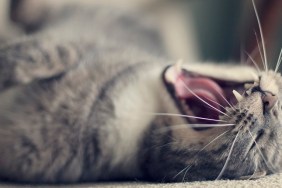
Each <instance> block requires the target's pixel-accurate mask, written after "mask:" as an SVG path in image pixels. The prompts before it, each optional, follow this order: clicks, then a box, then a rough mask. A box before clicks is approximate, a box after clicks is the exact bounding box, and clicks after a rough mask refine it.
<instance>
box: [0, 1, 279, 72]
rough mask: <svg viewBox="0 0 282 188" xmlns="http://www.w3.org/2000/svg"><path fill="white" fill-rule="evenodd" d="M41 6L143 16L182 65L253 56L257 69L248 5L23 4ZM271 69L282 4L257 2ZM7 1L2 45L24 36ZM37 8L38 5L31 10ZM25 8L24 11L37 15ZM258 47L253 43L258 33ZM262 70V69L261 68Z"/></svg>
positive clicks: (0, 16)
mask: <svg viewBox="0 0 282 188" xmlns="http://www.w3.org/2000/svg"><path fill="white" fill-rule="evenodd" d="M26 1H30V2H32V3H35V4H36V3H38V2H43V1H44V2H45V3H46V4H49V5H50V6H53V8H54V9H56V8H57V7H60V6H62V5H63V4H64V3H66V2H68V3H69V2H70V1H73V2H75V3H80V4H82V3H86V4H92V5H93V6H95V5H96V4H107V5H111V6H116V7H117V8H118V7H119V6H122V7H127V8H130V9H133V10H135V9H136V10H138V11H143V12H145V13H146V14H149V15H152V17H154V18H155V19H158V23H159V24H160V27H161V30H162V37H163V39H164V41H165V44H166V48H167V51H168V52H169V54H170V55H171V56H172V57H173V58H176V59H183V60H186V61H215V62H234V61H236V62H239V61H241V60H242V61H243V60H246V59H247V55H246V53H245V52H248V53H250V54H252V56H253V58H254V59H255V60H256V61H257V62H258V64H260V66H261V57H260V55H259V53H258V52H259V50H258V42H259V43H260V41H261V39H260V34H259V30H258V22H257V20H256V17H255V12H254V8H253V5H252V1H251V0H103V1H101V0H26ZM255 3H256V6H257V9H258V14H259V17H260V20H261V23H262V29H263V33H264V38H265V42H266V51H267V55H268V61H269V64H272V66H274V65H275V64H276V62H277V59H278V55H279V52H280V49H281V47H282V0H255ZM9 6H10V1H9V0H1V1H0V42H1V43H4V42H5V41H7V40H9V39H11V38H13V37H15V36H18V35H22V34H23V32H22V31H21V30H20V29H19V28H18V27H16V26H15V24H13V23H11V22H10V19H9V9H10V8H9ZM35 7H36V6H35ZM37 8H38V10H36V9H34V8H32V9H31V8H30V9H29V7H27V11H28V12H36V11H39V10H40V7H37ZM255 33H257V36H258V42H257V41H256V36H255V35H256V34H255ZM261 67H262V66H261Z"/></svg>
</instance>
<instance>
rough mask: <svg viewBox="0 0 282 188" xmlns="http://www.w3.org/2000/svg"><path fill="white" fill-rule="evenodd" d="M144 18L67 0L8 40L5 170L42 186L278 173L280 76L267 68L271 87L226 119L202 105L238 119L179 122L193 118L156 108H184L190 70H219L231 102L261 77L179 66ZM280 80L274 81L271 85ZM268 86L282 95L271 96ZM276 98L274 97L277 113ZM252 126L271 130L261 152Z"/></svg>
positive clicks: (1, 137)
mask: <svg viewBox="0 0 282 188" xmlns="http://www.w3.org/2000/svg"><path fill="white" fill-rule="evenodd" d="M122 12H123V11H122ZM133 15H134V14H133ZM133 15H132V14H126V13H120V11H118V10H114V9H111V8H103V7H99V8H97V7H96V8H95V9H91V8H90V9H88V8H85V7H84V8H78V7H76V8H71V7H67V8H66V9H65V11H62V13H61V14H60V15H58V17H57V18H56V19H55V21H50V22H47V23H46V25H45V26H43V28H44V29H43V30H42V31H40V32H38V33H35V34H32V35H31V36H29V37H26V38H24V39H18V40H16V41H15V42H12V43H11V44H8V45H6V46H4V47H2V48H1V51H0V67H1V70H0V73H1V75H0V89H1V90H0V105H1V108H0V151H1V156H0V178H1V179H3V180H10V181H19V182H35V183H36V182H37V183H61V182H68V183H69V182H80V181H101V180H117V179H134V178H138V179H146V180H157V181H162V180H163V181H193V180H205V179H208V180H210V179H215V178H217V177H218V175H219V176H220V177H223V178H240V177H242V176H251V175H252V174H253V173H254V174H255V173H256V172H263V173H264V172H265V173H271V172H278V171H279V170H280V169H281V167H282V164H281V163H282V160H281V152H282V148H281V142H282V139H281V133H282V130H281V129H282V128H281V126H280V119H279V114H280V113H281V112H280V111H281V109H280V106H279V105H280V102H279V99H280V96H279V92H280V87H279V86H280V85H282V84H281V77H280V75H277V76H275V74H273V75H274V76H272V73H264V74H263V76H262V77H261V81H260V82H259V84H258V85H259V86H260V87H259V88H260V90H258V89H254V90H252V91H251V92H250V94H248V96H247V95H246V96H245V98H244V99H243V100H242V102H239V103H238V104H236V105H234V110H233V109H232V108H227V110H226V111H225V110H224V109H221V110H224V111H225V112H226V116H222V117H220V118H219V117H218V116H217V117H213V116H210V115H209V113H210V114H212V113H211V112H210V111H212V110H213V109H209V108H207V107H203V111H205V110H207V109H209V110H210V111H206V113H207V114H204V115H203V117H207V118H214V119H217V118H218V120H222V121H224V122H225V121H226V122H227V123H231V124H235V126H231V127H229V126H227V127H218V128H211V129H207V130H201V131H199V130H194V129H193V128H192V127H189V125H186V127H184V128H183V127H182V128H181V129H173V126H174V125H178V124H187V123H188V122H189V123H193V119H186V118H183V117H179V116H169V115H165V114H158V115H156V114H155V113H170V114H183V113H184V112H185V109H184V108H183V106H181V105H182V103H179V101H181V100H178V99H177V97H178V96H177V95H175V93H177V92H178V94H181V91H178V90H177V89H178V87H173V86H176V85H178V84H179V83H178V74H179V75H181V76H182V74H187V75H189V76H187V78H189V79H192V78H193V76H192V77H190V76H191V75H193V74H194V73H193V74H192V73H191V72H197V73H198V74H199V75H204V77H203V79H205V78H210V79H214V80H216V82H218V83H221V84H219V85H220V86H221V87H222V88H224V91H225V90H226V92H225V95H226V98H228V99H229V98H232V97H229V92H230V89H231V91H232V89H238V90H239V91H241V90H243V89H242V87H243V84H244V83H252V82H254V77H253V69H251V68H248V67H245V66H226V65H221V66H220V65H212V64H206V65H197V64H195V65H193V64H191V65H190V64H187V65H184V68H185V70H184V69H183V70H182V71H180V70H178V69H177V68H176V69H175V70H176V71H173V70H174V68H173V67H169V68H167V67H168V65H169V64H174V63H175V62H173V61H171V60H169V58H168V57H167V55H166V53H165V51H164V50H163V49H162V44H161V41H160V40H159V39H158V32H157V29H156V28H155V27H154V24H151V23H150V22H147V21H146V19H145V18H142V16H136V15H135V16H133ZM105 18H110V19H105ZM48 24H49V25H48ZM190 71H191V72H190ZM227 71H228V72H227ZM238 73H240V74H241V75H239V76H238ZM190 74H191V75H190ZM194 76H195V75H194ZM269 80H272V81H273V82H274V83H273V84H272V85H271V87H270V88H267V87H268V86H269V85H268V82H269ZM195 81H199V80H197V79H196V80H195ZM206 81H207V80H204V82H206ZM187 82H188V81H187ZM204 82H203V83H202V84H204V85H205V83H204ZM222 83H223V84H222ZM200 86H201V84H200ZM207 87H208V85H207ZM181 88H182V89H183V86H182V87H181V86H180V89H181ZM251 88H257V85H256V86H251ZM265 90H267V91H269V92H271V93H272V94H274V95H275V96H278V99H276V100H274V99H273V97H271V96H270V97H269V96H268V95H266V96H268V97H269V98H271V100H270V99H269V98H267V99H265V98H263V97H262V96H263V94H262V91H265ZM179 92H180V93H179ZM195 92H196V91H195ZM185 94H187V95H188V94H191V93H185ZM214 96H217V95H216V94H214ZM214 96H212V97H214ZM189 97H190V98H189V100H190V99H193V100H194V99H195V98H194V97H192V98H191V96H189ZM233 98H234V97H233ZM233 98H232V99H233ZM184 99H186V98H184ZM187 100H188V99H187ZM217 100H218V101H220V100H219V99H217ZM277 100H278V102H277ZM265 101H266V102H269V103H270V101H274V103H273V104H272V103H271V108H269V109H268V110H266V109H265V107H264V106H265V104H264V103H263V102H265ZM192 102H193V101H191V103H188V106H189V105H190V104H191V106H192ZM198 103H199V104H200V103H201V101H198ZM250 104H251V105H250ZM199 106H200V107H202V106H201V105H199ZM225 107H226V105H225ZM235 108H236V109H238V110H235ZM191 109H194V108H191ZM250 114H252V115H250ZM275 114H276V115H275ZM195 115H197V114H195ZM245 121H246V122H245ZM252 123H253V124H256V126H255V127H254V126H252V125H253V124H252ZM196 124H201V123H200V122H196ZM243 124H245V125H244V126H243V127H248V126H251V127H250V130H251V132H252V133H253V134H254V136H257V135H260V134H261V130H263V132H264V133H263V135H264V136H263V137H264V139H261V140H257V142H258V143H259V144H264V145H262V146H261V147H262V148H261V151H258V150H256V149H252V150H251V152H247V151H248V149H250V146H252V145H253V144H254V142H253V141H252V137H250V135H249V134H248V132H246V129H247V128H245V132H244V130H242V132H240V133H242V134H240V135H239V134H237V132H236V129H241V128H240V126H241V125H243ZM171 128H172V129H171ZM240 131H241V130H240ZM219 135H222V137H219V138H218V139H217V140H214V142H211V141H212V140H213V139H215V138H216V137H218V136H219ZM237 135H239V136H237ZM267 135H270V136H269V137H270V138H269V140H268V139H266V138H265V137H268V136H267ZM235 138H236V142H235V147H233V140H234V139H235ZM237 138H238V139H237ZM210 142H211V143H210ZM261 142H262V143H261ZM209 143H210V144H209ZM207 144H209V145H207ZM231 148H232V149H231ZM251 148H253V147H251ZM255 148H256V147H255ZM202 149H203V150H202ZM201 150H202V151H201ZM230 150H231V151H233V153H232V155H229V153H230V152H229V151H230ZM274 151H275V152H274ZM260 152H262V155H263V156H264V158H266V160H267V161H269V163H271V165H269V164H266V163H267V162H266V163H265V162H264V159H263V157H262V155H260ZM227 158H230V160H227ZM226 161H227V162H228V165H227V166H228V167H227V168H224V171H223V173H221V170H222V169H223V166H224V164H225V162H226ZM272 165H274V167H273V166H272ZM255 176H258V175H256V174H255Z"/></svg>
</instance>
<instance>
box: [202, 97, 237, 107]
mask: <svg viewBox="0 0 282 188" xmlns="http://www.w3.org/2000/svg"><path fill="white" fill-rule="evenodd" d="M207 100H208V101H210V102H212V103H214V104H217V105H219V106H220V107H222V108H224V109H225V107H224V106H223V105H221V104H219V103H218V102H216V101H213V100H211V99H208V98H207ZM233 110H235V109H233Z"/></svg>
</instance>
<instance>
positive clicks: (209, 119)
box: [152, 113, 227, 122]
mask: <svg viewBox="0 0 282 188" xmlns="http://www.w3.org/2000/svg"><path fill="white" fill-rule="evenodd" d="M152 114H153V115H157V116H177V117H186V118H194V119H201V120H208V121H217V122H227V121H224V120H220V119H211V118H204V117H198V116H190V115H183V114H173V113H152Z"/></svg>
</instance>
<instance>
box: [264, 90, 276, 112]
mask: <svg viewBox="0 0 282 188" xmlns="http://www.w3.org/2000/svg"><path fill="white" fill-rule="evenodd" d="M277 100H278V97H277V95H274V94H272V93H270V92H264V93H263V95H262V102H263V105H264V108H265V109H266V110H268V111H269V110H271V109H272V108H273V107H274V105H275V104H276V102H277Z"/></svg>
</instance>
